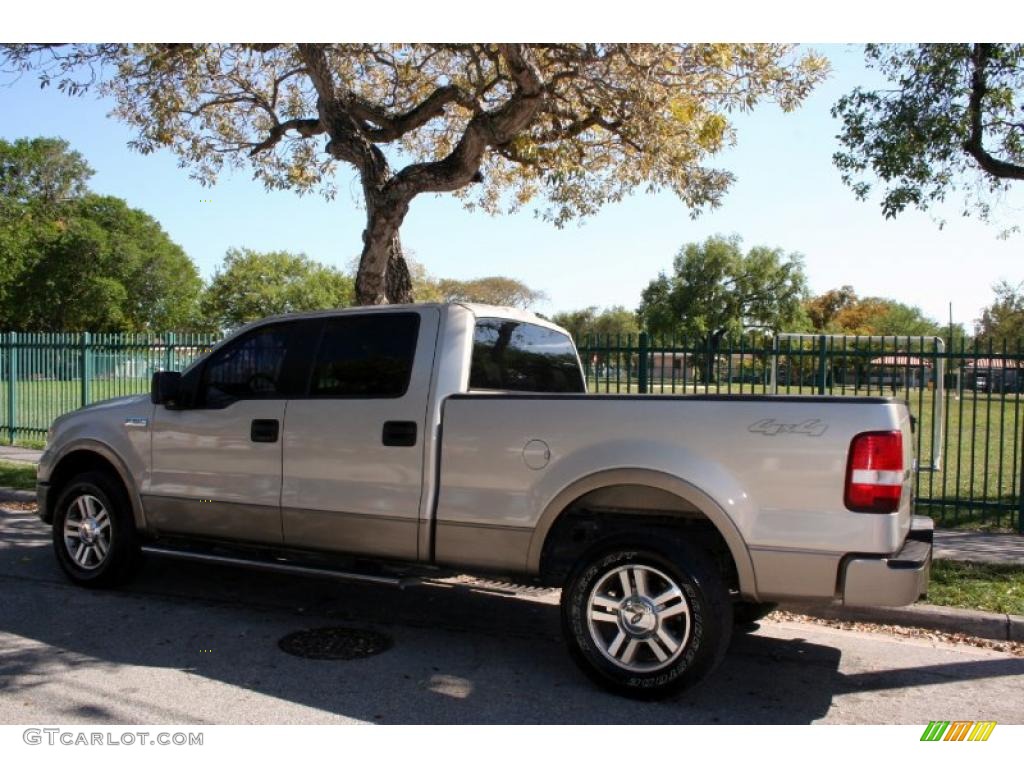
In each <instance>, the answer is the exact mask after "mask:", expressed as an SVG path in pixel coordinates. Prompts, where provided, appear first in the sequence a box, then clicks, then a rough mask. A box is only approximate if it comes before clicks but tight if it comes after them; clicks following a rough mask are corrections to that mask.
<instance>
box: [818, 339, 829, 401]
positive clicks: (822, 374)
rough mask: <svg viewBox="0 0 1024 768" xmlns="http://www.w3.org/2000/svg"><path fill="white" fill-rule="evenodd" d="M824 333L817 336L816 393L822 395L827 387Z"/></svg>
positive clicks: (826, 358)
mask: <svg viewBox="0 0 1024 768" xmlns="http://www.w3.org/2000/svg"><path fill="white" fill-rule="evenodd" d="M826 353H827V350H826V349H825V336H824V334H823V335H821V336H819V337H818V394H819V395H824V394H825V390H826V389H827V387H828V381H827V379H828V357H827V354H826Z"/></svg>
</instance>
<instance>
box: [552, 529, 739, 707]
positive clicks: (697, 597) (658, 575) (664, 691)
mask: <svg viewBox="0 0 1024 768" xmlns="http://www.w3.org/2000/svg"><path fill="white" fill-rule="evenodd" d="M732 623H733V619H732V605H731V603H730V601H729V593H728V591H727V590H726V588H725V585H724V584H723V582H722V579H721V577H720V576H719V575H718V573H717V571H716V570H715V568H714V566H713V565H712V564H711V563H710V561H709V560H708V558H706V557H705V556H704V555H703V554H702V553H700V552H699V551H697V550H693V549H691V548H689V547H687V546H685V545H683V544H677V545H675V546H671V547H664V546H658V547H657V548H655V547H651V548H648V547H646V546H644V547H629V546H625V547H616V548H613V549H611V550H605V551H604V552H602V553H601V554H599V555H597V556H593V557H590V558H588V559H586V560H585V561H584V562H582V563H581V564H580V565H579V566H578V567H577V568H576V569H575V571H574V572H573V574H572V575H571V576H570V578H569V581H568V583H567V584H566V586H565V588H564V589H563V591H562V626H563V631H564V634H565V637H566V641H567V642H568V644H569V648H570V651H571V653H572V656H573V658H574V659H575V660H576V662H577V663H578V664H579V665H580V667H581V668H582V669H583V671H584V672H586V674H587V675H588V676H590V677H591V679H593V680H594V681H596V682H597V683H598V684H600V685H601V686H603V687H605V688H608V689H609V690H612V691H614V692H616V693H620V694H624V695H626V696H631V697H634V698H648V699H651V698H662V697H665V696H669V695H671V694H673V693H676V692H678V691H681V690H683V689H684V688H688V687H690V686H692V685H694V684H696V683H697V682H699V681H700V680H703V679H704V678H705V677H707V675H709V674H710V673H711V671H712V670H713V669H714V668H715V667H716V666H717V665H718V663H719V662H720V661H721V659H722V657H723V656H724V654H725V650H726V648H727V647H728V645H729V637H730V633H731V631H732Z"/></svg>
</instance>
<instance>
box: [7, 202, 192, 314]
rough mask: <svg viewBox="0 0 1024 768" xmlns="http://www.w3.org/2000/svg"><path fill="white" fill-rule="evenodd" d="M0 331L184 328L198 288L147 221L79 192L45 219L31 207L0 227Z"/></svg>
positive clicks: (186, 263) (182, 259) (187, 264)
mask: <svg viewBox="0 0 1024 768" xmlns="http://www.w3.org/2000/svg"><path fill="white" fill-rule="evenodd" d="M0 231H2V232H3V233H4V234H0V249H2V250H3V251H4V252H5V254H6V253H10V254H11V256H12V258H11V262H10V263H11V264H13V265H14V267H13V268H12V269H10V271H9V272H8V273H7V274H6V275H3V276H2V277H3V281H2V285H3V290H2V292H0V326H2V327H6V328H17V329H18V330H25V331H58V330H59V331H99V332H105V331H146V330H155V331H161V330H170V329H175V330H181V329H189V328H192V327H193V326H194V325H195V324H196V322H197V320H196V317H197V303H196V301H197V297H198V294H199V291H200V289H201V286H202V283H201V280H200V278H199V273H198V271H197V270H196V268H195V265H194V264H193V263H192V261H191V260H190V259H189V258H188V256H186V255H185V252H184V251H183V250H182V249H181V248H180V247H179V246H178V245H176V244H175V243H174V242H173V241H171V239H170V238H169V237H168V236H167V234H166V233H165V232H164V231H163V230H162V229H161V228H160V225H159V224H158V223H157V222H156V220H154V219H153V218H152V217H151V216H149V215H148V214H146V213H144V212H142V211H139V210H136V209H132V208H129V207H128V205H127V203H125V202H124V201H123V200H121V199H119V198H116V197H105V196H100V195H93V194H84V195H82V196H80V197H77V198H74V199H72V200H69V201H65V202H62V203H60V204H59V205H58V206H56V207H54V208H52V209H49V210H47V211H46V212H45V213H43V212H41V210H40V209H38V208H35V207H34V206H33V204H32V203H28V204H22V205H20V206H17V207H16V210H15V212H14V213H13V214H12V215H10V216H8V217H5V220H4V222H3V223H2V224H0Z"/></svg>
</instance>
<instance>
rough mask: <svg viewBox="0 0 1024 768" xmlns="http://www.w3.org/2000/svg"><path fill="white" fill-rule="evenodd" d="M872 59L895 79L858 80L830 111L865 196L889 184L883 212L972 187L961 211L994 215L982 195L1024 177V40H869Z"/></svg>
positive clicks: (845, 172)
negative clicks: (875, 85) (878, 184)
mask: <svg viewBox="0 0 1024 768" xmlns="http://www.w3.org/2000/svg"><path fill="white" fill-rule="evenodd" d="M865 54H866V58H867V63H868V65H869V66H870V67H874V68H877V69H878V70H879V71H880V72H881V73H882V75H883V76H884V77H885V78H886V79H887V80H888V81H889V84H888V85H887V86H886V87H884V88H880V89H874V90H872V89H865V88H856V89H854V90H853V91H852V92H851V93H849V94H847V95H846V96H844V97H842V98H841V99H840V100H839V101H838V102H837V103H836V105H835V106H834V107H833V109H832V114H833V116H835V117H838V118H840V119H841V120H842V123H843V128H842V132H841V133H840V135H839V139H840V141H841V142H842V145H843V150H842V151H840V152H837V153H836V154H835V156H834V161H835V164H836V166H837V167H838V168H839V170H840V171H841V172H842V176H843V181H844V182H845V183H846V184H848V185H849V186H851V187H852V188H853V190H854V192H855V193H856V195H857V196H858V197H860V198H862V199H863V198H866V197H867V196H868V194H869V193H870V191H871V184H870V183H869V182H868V181H866V180H865V179H864V175H865V174H866V173H867V172H869V171H870V172H871V173H872V174H874V175H875V176H877V177H878V178H879V179H880V180H881V181H882V183H883V185H884V195H883V197H882V203H881V205H882V212H883V213H884V214H885V216H886V217H887V218H889V217H893V216H895V215H897V214H898V213H900V212H901V211H903V210H904V209H905V208H906V207H907V206H916V207H917V208H920V209H922V210H925V209H928V208H929V207H930V206H931V205H932V204H934V203H938V202H941V201H942V200H944V199H946V197H947V195H948V194H949V193H950V192H956V191H958V190H963V191H965V192H966V193H967V203H966V205H965V208H964V213H965V214H967V213H970V212H971V211H972V210H973V211H974V212H976V213H978V214H979V215H980V216H981V217H982V218H987V217H988V216H989V214H990V203H989V202H988V200H987V199H986V196H988V195H991V194H992V193H995V192H998V191H1000V190H1003V189H1006V188H1007V187H1008V183H1009V182H1008V180H1010V179H1018V180H1019V179H1024V122H1022V121H1021V119H1020V110H1021V107H1022V106H1024V45H1020V44H1005V45H1003V44H987V43H975V44H973V45H972V44H965V43H956V44H939V45H936V44H927V45H868V46H867V47H866V49H865Z"/></svg>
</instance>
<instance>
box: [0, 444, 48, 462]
mask: <svg viewBox="0 0 1024 768" xmlns="http://www.w3.org/2000/svg"><path fill="white" fill-rule="evenodd" d="M42 455H43V452H42V451H37V450H35V449H34V448H21V447H19V446H17V445H0V461H23V462H26V463H28V464H38V463H39V457H40V456H42Z"/></svg>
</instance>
